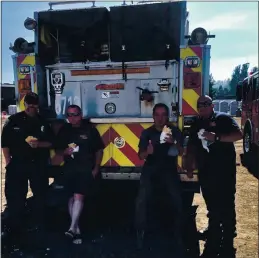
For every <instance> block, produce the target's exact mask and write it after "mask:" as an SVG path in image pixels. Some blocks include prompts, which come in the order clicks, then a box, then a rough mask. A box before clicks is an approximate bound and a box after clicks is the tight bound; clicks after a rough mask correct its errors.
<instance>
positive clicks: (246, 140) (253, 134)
mask: <svg viewBox="0 0 259 258" xmlns="http://www.w3.org/2000/svg"><path fill="white" fill-rule="evenodd" d="M236 92H237V94H236V95H237V101H239V102H242V104H241V105H242V107H241V110H242V111H241V112H242V113H241V127H242V130H243V134H244V136H243V151H244V154H249V153H250V154H251V153H252V152H254V151H258V147H259V132H258V130H259V78H258V71H257V72H255V73H252V74H249V76H248V77H246V78H245V79H244V80H243V81H241V82H239V83H238V85H237V90H236Z"/></svg>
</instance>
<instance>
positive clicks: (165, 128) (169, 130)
mask: <svg viewBox="0 0 259 258" xmlns="http://www.w3.org/2000/svg"><path fill="white" fill-rule="evenodd" d="M162 132H163V133H165V134H172V130H171V129H170V128H169V127H167V126H166V125H165V126H164V128H163V131H162Z"/></svg>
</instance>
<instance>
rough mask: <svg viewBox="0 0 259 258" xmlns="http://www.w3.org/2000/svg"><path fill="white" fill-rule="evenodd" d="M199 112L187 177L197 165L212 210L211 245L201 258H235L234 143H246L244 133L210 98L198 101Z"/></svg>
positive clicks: (189, 146)
mask: <svg viewBox="0 0 259 258" xmlns="http://www.w3.org/2000/svg"><path fill="white" fill-rule="evenodd" d="M197 109H198V112H199V117H198V118H197V120H196V121H195V123H194V124H193V125H192V127H191V131H190V138H189V141H188V146H187V167H188V168H187V173H188V175H189V177H192V172H193V163H194V162H196V164H197V166H198V170H199V181H200V185H201V191H202V195H203V197H204V200H205V203H206V205H207V210H208V217H209V227H208V233H207V241H206V243H205V249H204V252H203V254H202V256H201V257H203V258H213V257H220V258H223V257H224V258H233V257H235V249H234V245H233V241H234V237H235V232H236V213H235V192H236V153H235V147H234V144H233V143H234V142H235V141H238V140H241V139H242V132H241V130H240V128H239V126H238V124H237V123H236V121H235V120H234V119H233V118H231V117H230V116H228V115H227V114H225V113H218V112H214V110H213V104H212V99H211V98H210V97H209V96H202V97H200V98H199V99H198V102H197ZM201 129H205V131H204V132H203V134H202V133H201V136H202V137H204V139H205V140H206V141H207V142H208V145H209V146H208V151H207V150H206V149H205V148H204V147H203V146H202V142H201V140H200V139H199V137H198V132H200V130H201ZM218 255H219V256H218Z"/></svg>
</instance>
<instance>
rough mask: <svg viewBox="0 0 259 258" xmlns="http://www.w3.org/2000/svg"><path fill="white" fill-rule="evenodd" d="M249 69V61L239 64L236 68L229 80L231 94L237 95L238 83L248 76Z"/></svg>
mask: <svg viewBox="0 0 259 258" xmlns="http://www.w3.org/2000/svg"><path fill="white" fill-rule="evenodd" d="M248 69H249V63H246V64H243V65H238V66H236V67H235V68H234V70H233V73H232V76H231V79H230V82H229V95H231V96H236V87H237V84H238V82H239V81H242V80H244V79H245V78H246V77H247V76H248Z"/></svg>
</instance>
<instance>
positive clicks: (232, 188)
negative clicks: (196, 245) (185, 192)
mask: <svg viewBox="0 0 259 258" xmlns="http://www.w3.org/2000/svg"><path fill="white" fill-rule="evenodd" d="M208 171H209V172H210V173H209V174H210V176H209V175H208V173H207V172H208ZM211 174H214V175H217V177H214V176H213V177H212V176H211ZM199 181H200V185H201V190H202V195H203V198H204V200H205V203H206V206H207V210H208V218H209V229H208V237H207V244H208V246H215V248H216V245H219V242H221V241H223V243H221V245H222V244H223V245H224V246H226V247H227V248H230V249H231V248H233V240H234V237H235V232H236V211H235V193H236V167H235V163H234V164H232V165H231V164H230V165H225V166H224V168H222V169H221V171H220V172H219V171H215V168H214V169H213V168H212V167H207V168H204V169H202V170H200V171H199ZM212 248H214V247H212Z"/></svg>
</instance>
